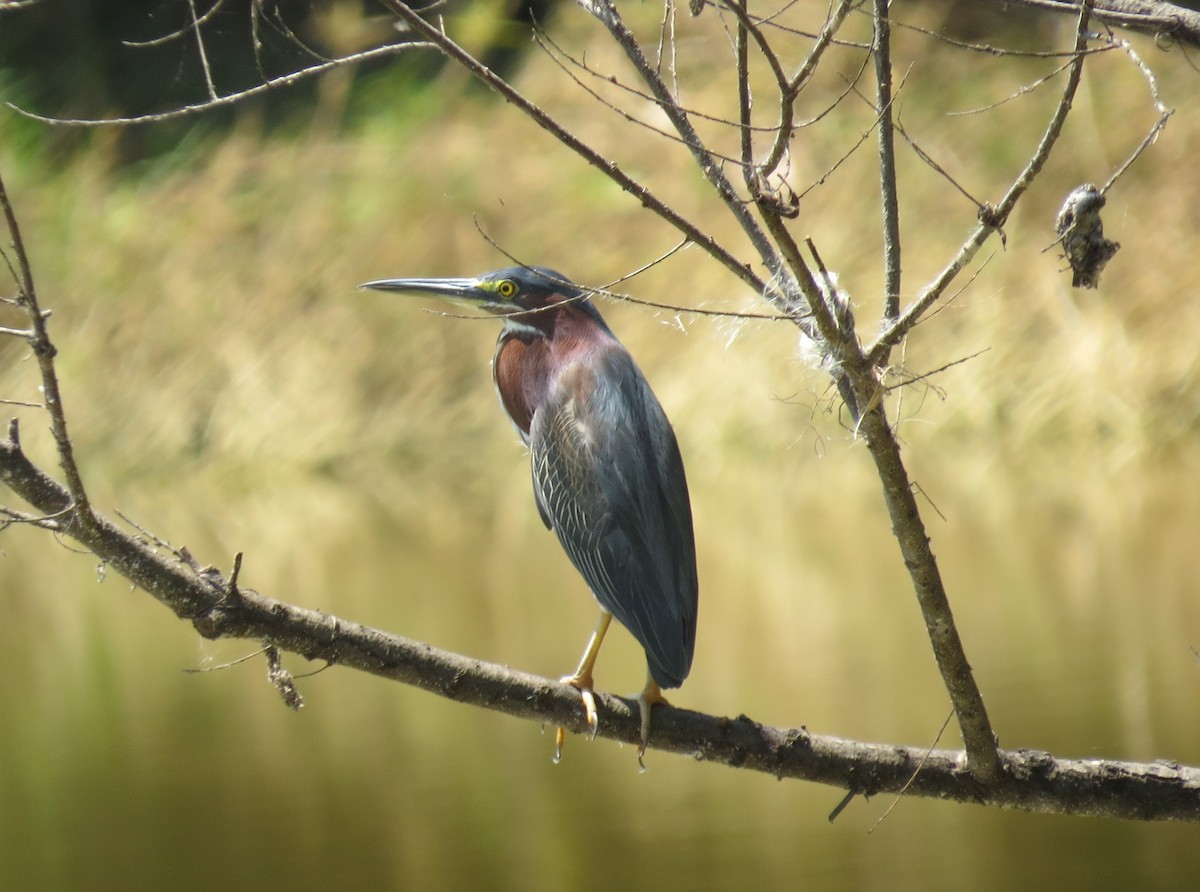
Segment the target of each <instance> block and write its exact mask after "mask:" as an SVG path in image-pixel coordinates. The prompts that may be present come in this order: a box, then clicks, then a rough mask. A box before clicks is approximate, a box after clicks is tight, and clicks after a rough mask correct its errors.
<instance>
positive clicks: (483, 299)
mask: <svg viewBox="0 0 1200 892" xmlns="http://www.w3.org/2000/svg"><path fill="white" fill-rule="evenodd" d="M358 287H359V288H370V289H372V290H374V291H395V292H397V293H399V294H412V295H417V296H421V295H428V296H430V297H440V298H442V299H443V300H449V301H453V302H454V303H457V304H461V305H463V306H470V307H478V306H480V305H481V304H485V305H486V304H490V303H493V302H495V295H493V294H492V293H491V292H488V291H485V290H484V289H483V288H480V287H479V280H478V279H453V278H448V279H376V280H375V281H374V282H363V284H361V285H359V286H358Z"/></svg>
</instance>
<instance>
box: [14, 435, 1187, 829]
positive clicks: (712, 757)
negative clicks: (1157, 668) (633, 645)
mask: <svg viewBox="0 0 1200 892" xmlns="http://www.w3.org/2000/svg"><path fill="white" fill-rule="evenodd" d="M14 437H15V423H14V425H11V426H10V428H9V437H8V438H7V439H5V440H0V482H2V483H4V484H5V485H6V486H8V487H9V488H10V489H11V490H12V491H13V492H15V493H16V494H17V495H18V496H19V497H21V498H22V499H25V500H26V501H27V502H29V504H31V505H32V506H33V507H35V508H36V509H37V510H39V511H42V512H44V513H46V514H54V513H59V514H60V515H61V516H62V525H63V529H64V530H65V532H66V533H67V534H68V535H70V536H71V537H72V538H74V539H75V540H76V541H77V542H79V543H80V544H81V545H83V546H84V547H85V548H87V549H89V550H90V551H92V552H93V553H94V554H95V555H96V556H97V557H99V558H100V559H102V560H103V561H105V563H106V564H107V565H108V566H110V567H112V568H113V569H114V570H116V571H117V572H118V573H120V574H121V575H123V576H125V577H126V578H127V579H129V580H130V581H131V582H132V583H134V584H135V585H137V586H138V587H139V588H142V589H144V590H145V591H146V592H148V593H149V594H151V595H153V596H154V597H155V598H157V599H158V600H159V601H161V602H162V603H163V604H165V605H166V606H167V607H169V608H170V609H171V610H172V611H173V612H174V613H175V614H176V615H177V616H178V617H180V618H181V619H185V620H188V621H190V622H191V623H192V625H193V626H194V627H195V628H196V631H197V632H199V633H200V634H201V635H203V636H204V637H206V638H242V639H250V640H254V641H260V642H263V643H265V644H266V645H268V646H269V647H276V648H279V649H281V650H285V651H288V652H290V653H294V654H299V655H300V656H302V657H304V658H306V659H309V660H323V661H325V662H327V663H330V664H334V665H339V666H344V667H346V668H350V669H356V670H359V671H362V672H367V673H370V674H372V675H377V676H379V677H381V678H386V679H390V680H392V681H398V682H402V683H404V684H408V685H412V686H414V687H417V688H420V689H422V690H424V691H428V692H430V693H433V694H437V695H438V696H441V697H445V698H447V699H450V700H454V701H457V702H460V703H465V704H469V705H473V706H480V707H485V708H487V709H492V710H496V711H498V712H502V713H505V714H507V715H510V716H514V717H516V718H522V719H527V720H530V721H535V722H542V723H550V724H555V725H559V726H562V727H565V728H568V729H570V730H571V731H573V732H575V733H579V734H583V733H586V732H587V728H586V723H585V721H584V719H583V713H582V711H581V710H580V708H579V693H578V691H576V690H575V689H574V688H572V687H569V686H567V685H564V684H562V683H561V682H557V681H554V680H551V679H548V678H541V677H539V676H536V675H529V674H527V673H524V672H518V671H514V670H512V669H509V668H508V667H506V666H500V665H497V664H495V663H487V662H484V661H482V660H475V659H471V658H469V657H464V656H461V655H459V654H455V653H451V652H449V651H445V650H440V649H438V648H436V647H434V646H432V645H430V644H425V643H422V642H419V641H414V640H411V639H408V638H403V637H401V636H399V635H392V634H389V633H387V632H382V631H380V630H378V629H372V628H370V627H368V626H363V625H361V624H359V623H355V622H351V621H349V620H344V619H340V618H338V617H336V616H331V615H329V614H327V613H322V612H320V611H317V610H308V609H305V608H302V607H297V606H295V605H292V604H287V603H284V602H283V601H277V600H275V599H273V598H269V597H266V596H263V595H260V594H258V593H256V592H253V591H248V590H245V589H240V588H238V586H237V584H236V578H234V576H233V574H231V576H230V577H229V578H226V577H224V576H222V575H221V574H220V573H219V572H217V571H215V570H213V569H211V568H200V567H198V566H197V564H196V562H195V561H191V562H190V563H189V562H187V561H184V560H171V559H169V558H167V557H164V556H163V555H162V554H160V553H158V552H157V551H156V550H155V549H154V548H152V547H150V546H149V545H147V544H146V543H145V542H144V541H142V540H140V539H139V538H137V537H135V536H133V535H130V534H128V533H125V532H124V531H122V530H120V529H119V528H117V527H116V526H115V525H113V524H112V523H111V522H110V521H108V520H107V519H105V518H103V517H100V516H96V517H95V518H94V522H93V523H92V524H91V525H88V526H84V525H83V524H78V523H73V522H72V518H71V514H72V512H73V511H74V510H76V509H75V508H73V507H72V498H71V495H70V493H68V492H67V490H66V489H65V488H64V487H62V486H61V485H60V484H58V483H57V482H56V481H55V480H53V479H52V478H51V477H49V476H48V475H47V474H45V473H44V472H43V471H41V470H40V469H39V468H37V467H36V466H34V464H33V463H32V462H31V461H30V460H29V458H28V457H27V456H26V455H25V453H24V452H23V451H22V449H21V447H20V445H19V441H17V440H16V439H15V438H14ZM596 707H597V711H598V713H599V716H600V728H599V734H600V736H601V737H605V738H609V739H612V740H619V741H624V742H627V743H637V742H638V740H639V735H640V724H639V718H638V710H637V705H636V703H635V702H634V701H632V700H628V699H625V698H621V697H615V696H613V695H611V694H606V693H602V692H597V694H596ZM650 748H652V749H656V750H662V751H665V752H672V753H678V754H681V755H687V756H690V757H691V758H693V759H697V760H700V761H706V762H714V763H717V764H721V765H727V766H729V767H732V768H742V769H747V770H751V771H761V772H764V773H767V774H771V775H774V776H775V777H777V778H793V779H798V780H807V781H814V782H817V783H822V784H828V785H831V786H835V787H839V788H841V789H845V790H849V791H850V792H851V793H856V794H862V795H865V796H871V795H875V794H878V793H900V792H901V791H903V792H904V793H905V794H906V795H909V796H928V797H936V798H938V799H951V800H956V801H959V802H973V803H977V804H980V805H998V806H1003V807H1006V808H1017V809H1022V810H1026V811H1036V812H1047V813H1058V814H1072V815H1093V816H1104V817H1114V818H1126V819H1136V820H1154V821H1165V820H1173V821H1192V822H1200V768H1192V767H1185V766H1181V765H1174V764H1164V763H1153V764H1140V763H1133V762H1117V761H1104V760H1084V761H1080V760H1070V759H1059V758H1056V757H1054V756H1051V755H1050V754H1048V753H1042V752H1031V751H1025V750H1019V751H1016V752H1005V753H1001V754H1000V758H1001V762H1002V767H1003V772H1002V773H1001V774H1000V775H998V778H997V780H998V782H997V783H994V784H988V785H981V784H980V783H979V781H978V777H977V776H976V775H975V774H974V773H973V772H972V771H970V770H969V769H968V766H967V760H966V758H965V754H964V753H961V752H955V751H951V750H936V751H934V752H932V753H930V752H929V751H928V750H926V749H924V748H922V747H915V746H897V745H893V744H877V743H864V742H860V741H853V740H845V739H842V738H838V737H830V736H826V735H822V734H813V733H811V732H810V731H808V730H806V729H803V728H799V729H796V728H792V729H785V728H774V727H770V726H767V725H762V724H760V723H758V722H755V721H753V720H752V719H750V718H748V717H747V716H744V715H743V716H738V717H736V718H727V717H724V716H715V715H707V714H704V713H699V712H693V711H691V710H686V709H677V708H674V707H670V706H666V705H665V704H664V705H662V706H658V707H656V708H655V713H654V724H653V726H652V727H651V731H650Z"/></svg>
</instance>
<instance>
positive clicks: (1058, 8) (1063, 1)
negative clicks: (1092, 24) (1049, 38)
mask: <svg viewBox="0 0 1200 892" xmlns="http://www.w3.org/2000/svg"><path fill="white" fill-rule="evenodd" d="M1003 2H1005V3H1012V2H1015V3H1018V4H1019V5H1021V6H1030V7H1033V8H1035V9H1045V10H1049V11H1051V12H1062V13H1068V14H1070V13H1078V12H1079V8H1080V4H1079V2H1077V0H1003ZM1093 8H1094V10H1095V14H1096V17H1097V18H1098V19H1100V21H1102V22H1104V23H1105V24H1106V25H1112V26H1113V27H1116V28H1125V29H1127V30H1129V31H1136V32H1139V33H1141V34H1153V35H1155V36H1160V37H1167V38H1171V39H1173V40H1177V41H1179V42H1180V43H1186V44H1188V45H1189V46H1196V47H1200V12H1197V11H1196V10H1194V9H1188V8H1186V7H1183V6H1179V5H1177V4H1175V3H1163V2H1160V0H1099V2H1097V3H1096V4H1095V6H1094V7H1093Z"/></svg>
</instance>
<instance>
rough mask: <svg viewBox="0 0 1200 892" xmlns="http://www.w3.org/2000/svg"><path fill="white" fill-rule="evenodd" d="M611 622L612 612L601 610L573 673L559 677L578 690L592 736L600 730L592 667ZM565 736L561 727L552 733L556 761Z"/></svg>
mask: <svg viewBox="0 0 1200 892" xmlns="http://www.w3.org/2000/svg"><path fill="white" fill-rule="evenodd" d="M611 622H612V614H611V613H609V612H608V611H607V610H601V611H600V619H599V620H597V621H596V628H595V629H594V630H593V631H592V637H591V638H589V639H588V643H587V647H586V648H584V651H583V656H582V657H580V659H579V667H578V668H577V669H576V670H575V672H574V674H572V675H568V676H565V677H564V678H561V679H559V680H560V681H561V682H562V683H563V684H569V685H570V686H571V687H573V688H576V689H577V690H578V691H579V696H580V698H581V699H582V700H583V712H584V716H585V717H586V718H587V723H588V727H589V728H591V729H592V737H595V736H596V732H597V731H599V730H600V717H599V716H598V715H597V714H596V698H595V696H594V695H593V693H592V669H593V668H594V667H595V665H596V657H597V656H598V655H599V653H600V645H601V644H603V643H604V635H605V633H606V632H608V625H609V623H611ZM565 737H566V732H565V730H564V729H563V728H559V729H558V730H557V732H556V733H555V735H554V740H555V753H554V761H556V762H557V761H558V759H559V758H560V757H561V756H562V748H563V740H564V739H565Z"/></svg>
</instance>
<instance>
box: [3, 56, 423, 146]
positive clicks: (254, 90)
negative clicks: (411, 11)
mask: <svg viewBox="0 0 1200 892" xmlns="http://www.w3.org/2000/svg"><path fill="white" fill-rule="evenodd" d="M429 46H430V44H427V43H422V42H420V41H411V42H408V43H389V44H387V45H385V46H378V47H374V48H373V49H369V50H363V51H362V52H361V53H352V54H351V55H349V56H342V57H340V58H337V59H331V60H330V61H328V62H322V63H321V64H319V65H310V66H309V67H308V68H302V69H300V70H299V71H293V72H292V73H291V74H285V75H281V76H280V77H275V78H271V79H270V80H268V81H265V82H264V83H261V84H258V85H257V86H254V87H251V88H250V89H248V90H238V91H237V92H235V93H227V94H226V95H224V96H219V97H217V98H216V99H209V100H207V101H205V102H197V103H195V104H194V105H185V106H182V107H181V108H174V109H171V110H170V111H165V112H158V113H157V114H149V115H136V116H134V117H126V118H56V117H53V116H51V115H39V114H37V113H36V112H31V111H28V110H26V109H23V108H21V107H20V106H17V105H14V104H13V103H11V102H6V103H5V105H7V106H8V107H9V108H11V109H12V110H13V111H15V112H16V113H17V114H20V115H24V116H25V117H27V118H32V119H33V120H35V121H42V122H43V123H46V124H57V125H58V126H60V127H104V126H111V125H127V124H154V123H159V122H161V121H173V120H175V119H176V118H185V117H187V116H188V115H195V114H199V113H200V112H205V111H209V110H211V109H214V108H223V107H225V106H227V105H235V104H237V103H239V102H244V101H245V100H247V99H250V98H252V97H254V96H261V95H262V94H263V93H269V92H271V91H272V90H278V89H281V88H283V87H290V86H292V85H293V84H296V83H299V82H300V81H302V80H304V79H306V78H309V77H314V76H316V75H318V74H324V73H325V72H327V71H332V70H333V69H335V68H342V67H344V66H346V65H357V64H358V63H359V62H366V61H367V60H369V59H380V58H385V57H387V56H394V55H397V54H398V53H402V52H406V51H408V50H413V49H421V48H428V47H429Z"/></svg>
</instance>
